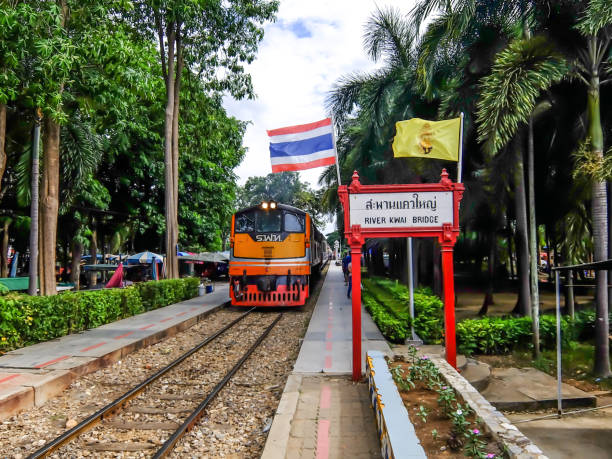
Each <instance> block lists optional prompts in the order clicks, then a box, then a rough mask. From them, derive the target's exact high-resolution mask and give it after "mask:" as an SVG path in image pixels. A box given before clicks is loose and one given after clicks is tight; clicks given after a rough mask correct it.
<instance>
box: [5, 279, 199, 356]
mask: <svg viewBox="0 0 612 459" xmlns="http://www.w3.org/2000/svg"><path fill="white" fill-rule="evenodd" d="M198 285H199V279H196V278H185V279H171V280H161V281H151V282H143V283H140V284H136V285H135V286H134V287H128V288H124V289H103V290H93V291H81V292H65V293H61V294H59V295H54V296H29V295H23V294H8V295H5V296H0V351H5V352H6V351H9V350H11V349H15V348H18V347H21V346H26V345H29V344H33V343H37V342H41V341H48V340H51V339H54V338H58V337H61V336H65V335H67V334H69V333H75V332H79V331H82V330H86V329H88V328H95V327H99V326H100V325H103V324H106V323H109V322H114V321H117V320H119V319H123V318H125V317H131V316H133V315H136V314H140V313H142V312H144V311H145V310H150V309H155V308H159V307H163V306H167V305H169V304H172V303H177V302H180V301H183V300H186V299H189V298H193V297H195V296H196V295H197V294H198Z"/></svg>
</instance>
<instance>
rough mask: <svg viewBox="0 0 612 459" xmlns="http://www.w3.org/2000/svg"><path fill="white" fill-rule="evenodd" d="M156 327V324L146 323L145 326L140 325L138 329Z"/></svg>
mask: <svg viewBox="0 0 612 459" xmlns="http://www.w3.org/2000/svg"><path fill="white" fill-rule="evenodd" d="M151 327H155V324H149V325H145V326H144V327H140V328H139V329H138V330H146V329H147V328H151Z"/></svg>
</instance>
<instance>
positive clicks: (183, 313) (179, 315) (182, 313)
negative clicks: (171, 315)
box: [176, 311, 187, 317]
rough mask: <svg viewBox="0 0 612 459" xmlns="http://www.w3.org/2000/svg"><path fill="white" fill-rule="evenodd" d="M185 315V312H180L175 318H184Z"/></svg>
mask: <svg viewBox="0 0 612 459" xmlns="http://www.w3.org/2000/svg"><path fill="white" fill-rule="evenodd" d="M185 314H187V311H184V312H181V313H180V314H177V315H176V317H181V316H184V315H185Z"/></svg>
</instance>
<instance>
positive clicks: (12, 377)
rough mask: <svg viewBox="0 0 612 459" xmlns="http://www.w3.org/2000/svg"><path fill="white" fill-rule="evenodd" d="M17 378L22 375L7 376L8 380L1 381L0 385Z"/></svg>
mask: <svg viewBox="0 0 612 459" xmlns="http://www.w3.org/2000/svg"><path fill="white" fill-rule="evenodd" d="M17 376H21V375H20V374H16V375H10V376H7V377H6V378H2V379H0V383H3V382H7V381H10V380H11V379H15V378H16V377H17Z"/></svg>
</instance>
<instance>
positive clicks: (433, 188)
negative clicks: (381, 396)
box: [338, 169, 465, 381]
mask: <svg viewBox="0 0 612 459" xmlns="http://www.w3.org/2000/svg"><path fill="white" fill-rule="evenodd" d="M464 189H465V187H464V185H463V184H462V183H454V182H452V181H451V180H450V179H449V178H448V173H447V172H446V169H443V170H442V174H441V179H440V182H439V183H427V184H411V185H362V184H361V183H360V182H359V174H358V173H357V171H355V172H354V173H353V177H352V181H351V184H350V185H349V186H348V187H347V186H345V185H343V186H340V187H339V188H338V195H339V197H340V202H341V203H342V207H343V208H344V228H345V236H346V238H347V241H348V243H349V246H350V248H351V263H352V276H353V285H352V292H351V293H352V319H353V380H354V381H357V380H359V379H360V378H361V268H360V267H361V263H360V262H361V247H362V246H363V244H364V243H365V240H366V239H368V238H389V237H404V238H405V237H431V238H437V239H438V242H439V243H440V245H441V246H442V270H443V276H444V277H443V281H444V318H445V321H444V322H445V325H444V339H445V345H446V360H447V361H448V363H449V364H451V365H452V366H453V367H454V368H456V367H457V351H456V343H455V286H454V281H453V276H454V269H453V247H454V245H455V242H456V241H457V236H458V235H459V202H460V201H461V198H462V196H463V191H464Z"/></svg>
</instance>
